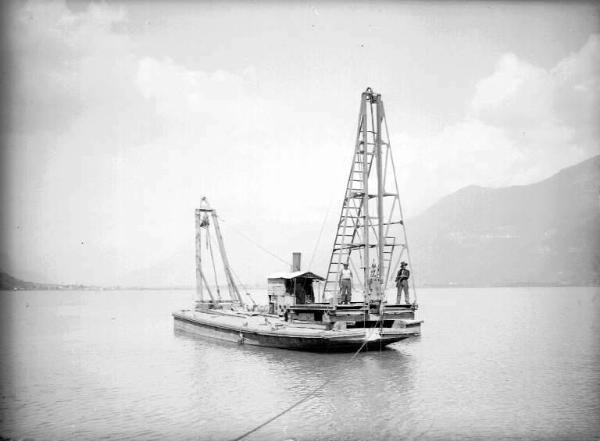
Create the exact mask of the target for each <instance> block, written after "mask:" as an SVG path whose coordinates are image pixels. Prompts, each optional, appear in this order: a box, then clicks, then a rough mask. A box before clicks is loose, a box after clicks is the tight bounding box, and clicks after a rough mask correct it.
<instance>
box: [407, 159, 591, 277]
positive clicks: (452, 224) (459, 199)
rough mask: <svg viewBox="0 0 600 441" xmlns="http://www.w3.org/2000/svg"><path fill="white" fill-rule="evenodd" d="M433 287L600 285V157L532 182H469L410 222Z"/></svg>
mask: <svg viewBox="0 0 600 441" xmlns="http://www.w3.org/2000/svg"><path fill="white" fill-rule="evenodd" d="M407 225H408V227H409V233H410V246H411V253H412V257H413V265H414V268H415V270H416V272H415V276H416V277H417V281H418V282H419V283H420V284H426V285H448V284H457V285H478V286H482V285H483V286H485V285H529V284H532V285H600V155H599V156H596V157H593V158H591V159H588V160H586V161H584V162H582V163H580V164H577V165H574V166H572V167H568V168H565V169H563V170H561V171H560V172H558V173H557V174H555V175H554V176H552V177H550V178H548V179H545V180H543V181H541V182H537V183H535V184H531V185H522V186H513V187H506V188H484V187H477V186H470V187H466V188H463V189H461V190H459V191H457V192H455V193H453V194H451V195H449V196H446V197H445V198H443V199H442V200H440V201H439V202H438V203H436V204H435V205H433V206H432V207H430V208H429V209H427V210H426V211H425V212H423V213H422V214H421V215H419V216H417V217H416V218H413V219H410V220H408V221H407Z"/></svg>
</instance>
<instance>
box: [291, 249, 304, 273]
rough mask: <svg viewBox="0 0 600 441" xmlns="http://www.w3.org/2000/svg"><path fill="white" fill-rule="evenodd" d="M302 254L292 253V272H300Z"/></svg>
mask: <svg viewBox="0 0 600 441" xmlns="http://www.w3.org/2000/svg"><path fill="white" fill-rule="evenodd" d="M301 260H302V253H292V271H300V261H301Z"/></svg>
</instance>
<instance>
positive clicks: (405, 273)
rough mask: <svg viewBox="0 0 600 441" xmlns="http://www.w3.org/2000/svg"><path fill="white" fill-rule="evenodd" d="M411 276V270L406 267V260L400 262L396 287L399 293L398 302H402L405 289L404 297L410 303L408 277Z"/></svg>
mask: <svg viewBox="0 0 600 441" xmlns="http://www.w3.org/2000/svg"><path fill="white" fill-rule="evenodd" d="M409 277H410V271H409V270H407V269H406V262H401V263H400V270H399V271H398V274H397V275H396V288H397V289H398V293H397V294H396V304H397V305H400V304H401V303H402V291H404V298H405V299H406V303H407V304H409V305H410V298H409V297H408V278H409Z"/></svg>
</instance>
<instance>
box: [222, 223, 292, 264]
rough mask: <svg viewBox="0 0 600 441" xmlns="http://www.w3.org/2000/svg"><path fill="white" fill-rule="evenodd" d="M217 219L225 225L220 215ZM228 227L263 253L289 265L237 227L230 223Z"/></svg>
mask: <svg viewBox="0 0 600 441" xmlns="http://www.w3.org/2000/svg"><path fill="white" fill-rule="evenodd" d="M219 219H220V220H221V222H223V223H225V224H226V225H227V222H225V220H224V219H223V218H222V217H221V216H219ZM228 227H229V228H231V230H233V231H235V232H236V233H237V234H239V235H240V236H242V237H243V238H245V239H246V240H247V241H249V242H250V243H252V244H253V245H255V246H256V247H258V248H260V249H261V250H263V251H264V252H265V253H267V254H269V255H271V256H273V257H274V258H276V259H277V260H279V261H281V262H283V263H285V264H286V265H287V266H290V262H289V261H286V260H284V259H282V258H281V257H279V256H277V255H276V254H273V253H272V252H270V251H269V250H267V249H266V248H265V247H263V246H262V245H260V244H259V243H258V242H256V241H254V240H252V239H251V238H249V237H248V236H246V235H245V234H244V233H242V232H241V231H240V230H238V229H237V228H234V227H233V226H231V225H228Z"/></svg>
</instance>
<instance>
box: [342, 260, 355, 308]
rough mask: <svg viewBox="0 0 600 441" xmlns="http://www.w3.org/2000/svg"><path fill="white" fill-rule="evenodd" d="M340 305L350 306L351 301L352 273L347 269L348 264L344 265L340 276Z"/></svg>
mask: <svg viewBox="0 0 600 441" xmlns="http://www.w3.org/2000/svg"><path fill="white" fill-rule="evenodd" d="M340 296H341V299H340V303H345V304H347V305H348V304H350V301H351V300H352V271H350V270H349V269H348V264H347V263H344V269H343V270H342V272H341V274H340Z"/></svg>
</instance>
